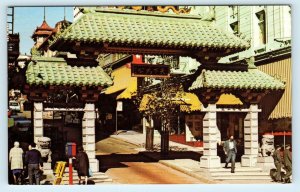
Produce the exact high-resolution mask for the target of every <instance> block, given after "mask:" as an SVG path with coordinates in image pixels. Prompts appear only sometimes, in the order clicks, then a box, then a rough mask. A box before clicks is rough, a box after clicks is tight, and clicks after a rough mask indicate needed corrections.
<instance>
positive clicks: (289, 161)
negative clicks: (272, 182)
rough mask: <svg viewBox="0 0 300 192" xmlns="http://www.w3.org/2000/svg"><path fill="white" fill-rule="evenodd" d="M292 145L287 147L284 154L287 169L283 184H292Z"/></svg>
mask: <svg viewBox="0 0 300 192" xmlns="http://www.w3.org/2000/svg"><path fill="white" fill-rule="evenodd" d="M290 149H291V147H290V145H286V147H285V150H284V152H283V158H284V167H285V171H286V173H285V176H284V177H283V182H285V183H291V179H290V177H291V175H292V154H291V150H290Z"/></svg>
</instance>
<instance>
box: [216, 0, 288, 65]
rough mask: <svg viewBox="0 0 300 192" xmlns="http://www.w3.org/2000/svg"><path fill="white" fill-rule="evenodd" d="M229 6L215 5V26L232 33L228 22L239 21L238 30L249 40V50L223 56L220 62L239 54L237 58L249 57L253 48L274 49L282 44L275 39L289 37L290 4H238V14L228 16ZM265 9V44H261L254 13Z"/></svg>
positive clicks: (252, 53) (257, 20)
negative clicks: (233, 16)
mask: <svg viewBox="0 0 300 192" xmlns="http://www.w3.org/2000/svg"><path fill="white" fill-rule="evenodd" d="M230 9H231V8H230V7H229V6H216V7H215V21H214V25H215V26H216V27H219V28H222V29H223V30H224V31H228V32H231V33H233V30H232V29H231V27H230V24H231V23H233V22H235V21H239V30H240V33H241V37H243V36H245V37H246V38H245V39H246V40H247V39H248V40H250V43H251V48H250V49H249V50H246V51H243V52H240V53H236V54H233V55H230V56H227V57H224V58H222V59H221V60H220V62H230V60H229V58H232V57H235V56H237V55H238V56H239V58H238V59H243V58H245V57H250V56H252V55H254V54H255V52H254V51H255V50H257V49H262V48H263V49H264V48H265V51H271V50H276V49H278V48H280V47H281V46H282V44H281V43H279V42H277V41H276V40H287V39H288V38H291V13H290V10H291V8H290V6H288V5H285V6H271V5H270V6H238V14H237V15H238V16H237V17H235V18H232V17H230ZM262 10H264V11H265V22H266V44H261V43H260V40H259V25H258V22H259V19H258V17H257V15H256V13H258V12H260V11H262ZM274 39H275V40H274Z"/></svg>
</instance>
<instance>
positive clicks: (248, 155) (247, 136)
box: [241, 104, 260, 167]
mask: <svg viewBox="0 0 300 192" xmlns="http://www.w3.org/2000/svg"><path fill="white" fill-rule="evenodd" d="M259 111H260V110H258V106H257V104H251V105H250V108H249V112H248V113H247V115H246V117H245V120H244V147H245V154H244V155H243V156H242V160H241V164H242V166H244V167H254V166H256V163H257V157H258V112H259Z"/></svg>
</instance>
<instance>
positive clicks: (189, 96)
mask: <svg viewBox="0 0 300 192" xmlns="http://www.w3.org/2000/svg"><path fill="white" fill-rule="evenodd" d="M152 99H155V98H154V96H152V95H150V94H145V95H144V96H143V98H142V101H141V103H140V108H139V110H140V111H144V110H146V109H148V108H149V107H151V106H150V105H149V102H150V101H151V100H152ZM174 102H176V103H178V105H180V111H182V112H192V111H200V110H201V106H202V103H201V102H200V100H199V99H198V97H197V95H195V94H194V93H189V92H184V93H183V94H182V95H181V98H180V99H174ZM216 104H217V105H242V104H243V103H242V102H241V100H240V99H239V98H237V97H235V96H234V95H232V94H222V95H221V96H220V99H219V100H218V102H217V103H216Z"/></svg>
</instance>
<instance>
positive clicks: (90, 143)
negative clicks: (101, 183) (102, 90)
mask: <svg viewBox="0 0 300 192" xmlns="http://www.w3.org/2000/svg"><path fill="white" fill-rule="evenodd" d="M95 119H96V111H95V104H93V103H86V104H85V107H84V115H83V118H82V145H83V148H84V150H85V152H86V153H87V155H88V157H89V161H90V168H91V170H92V171H93V172H99V161H98V160H97V159H96V144H95Z"/></svg>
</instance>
